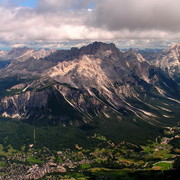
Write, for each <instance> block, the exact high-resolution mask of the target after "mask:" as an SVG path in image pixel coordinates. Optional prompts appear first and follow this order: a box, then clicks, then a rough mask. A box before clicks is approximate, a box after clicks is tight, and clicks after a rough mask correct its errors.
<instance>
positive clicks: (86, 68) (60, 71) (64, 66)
mask: <svg viewBox="0 0 180 180" xmlns="http://www.w3.org/2000/svg"><path fill="white" fill-rule="evenodd" d="M101 63H102V61H101V59H98V58H97V59H91V58H90V56H87V55H84V56H82V58H80V59H75V60H74V61H69V62H60V63H59V64H58V65H57V66H55V67H53V68H52V69H51V70H50V71H49V72H48V76H50V77H51V78H53V79H55V80H57V81H59V82H61V83H68V84H70V85H72V86H73V87H79V88H80V87H86V88H89V87H93V86H98V87H99V88H102V89H106V88H105V86H106V85H108V83H110V80H109V79H108V77H107V76H106V75H105V73H104V71H103V70H102V68H101V66H100V65H101ZM77 77H78V78H79V79H78V83H76V81H77Z"/></svg>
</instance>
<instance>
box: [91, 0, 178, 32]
mask: <svg viewBox="0 0 180 180" xmlns="http://www.w3.org/2000/svg"><path fill="white" fill-rule="evenodd" d="M96 2H97V6H96V9H95V11H94V14H93V16H92V17H91V21H90V22H91V25H93V26H95V27H101V28H106V29H108V30H110V31H114V30H115V31H116V30H121V29H128V30H130V31H134V30H150V29H153V30H163V31H173V32H179V31H180V10H179V8H180V0H99V1H98V0H97V1H96Z"/></svg>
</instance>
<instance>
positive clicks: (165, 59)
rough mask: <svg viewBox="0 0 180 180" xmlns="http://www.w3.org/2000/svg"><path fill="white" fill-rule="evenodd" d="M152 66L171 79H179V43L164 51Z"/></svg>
mask: <svg viewBox="0 0 180 180" xmlns="http://www.w3.org/2000/svg"><path fill="white" fill-rule="evenodd" d="M153 64H154V65H155V66H157V67H160V68H161V69H163V70H165V71H166V72H167V73H168V74H169V75H170V76H171V77H172V78H175V79H178V80H179V77H180V43H176V44H173V45H171V46H170V47H169V48H168V49H166V50H164V51H163V52H162V53H161V54H160V55H159V56H158V57H157V58H156V59H155V60H154V61H153Z"/></svg>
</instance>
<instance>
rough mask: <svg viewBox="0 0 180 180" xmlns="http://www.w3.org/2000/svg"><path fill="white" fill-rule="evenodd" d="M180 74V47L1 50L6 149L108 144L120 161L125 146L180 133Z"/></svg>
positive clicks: (1, 125) (1, 134)
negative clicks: (119, 157) (118, 151)
mask: <svg viewBox="0 0 180 180" xmlns="http://www.w3.org/2000/svg"><path fill="white" fill-rule="evenodd" d="M179 72H180V43H176V44H173V45H171V46H170V47H169V48H168V49H166V50H158V51H157V50H154V51H153V50H148V49H145V50H133V49H130V50H126V51H124V50H123V51H121V50H119V49H118V48H117V47H116V46H115V45H114V44H112V43H111V44H106V43H103V42H94V43H92V44H89V45H87V46H83V47H81V48H71V49H70V50H55V49H53V50H47V49H39V50H35V49H32V48H27V47H24V48H14V49H12V50H10V51H0V119H1V120H0V144H2V145H3V146H4V147H8V145H12V147H13V148H16V149H20V148H22V146H26V147H28V145H29V144H33V146H34V147H35V148H43V147H46V148H48V149H50V150H56V151H58V150H62V149H66V148H70V149H71V148H72V149H73V148H74V147H75V148H76V149H78V150H79V151H80V150H82V147H84V148H93V147H95V146H97V144H98V143H99V141H102V140H103V142H104V141H106V140H107V144H108V143H109V145H111V148H112V147H114V148H112V149H114V150H113V151H114V154H116V150H117V149H118V148H119V149H121V148H120V147H121V146H123V147H126V148H127V147H128V148H130V149H131V148H132V147H133V148H132V149H133V151H134V148H135V147H136V145H137V146H139V145H140V144H141V145H145V144H147V142H148V140H155V138H156V137H158V136H159V138H160V137H163V136H164V132H165V131H166V134H167V130H168V132H170V134H171V131H173V132H174V131H175V132H176V133H177V131H178V126H179V122H180V121H179V117H180V105H179V103H180V91H179V83H180V80H179V78H180V74H179ZM92 137H93V138H92ZM177 137H179V135H178V134H176V138H177ZM109 139H110V141H108V140H109ZM122 142H126V143H124V145H122V144H121V143H122ZM127 142H128V143H129V144H128V143H127ZM131 143H132V144H131ZM159 143H160V142H159ZM119 144H121V145H119ZM130 144H131V145H130ZM160 144H161V143H160ZM166 144H167V143H166ZM74 145H76V146H74ZM101 146H103V148H105V147H106V145H102V144H101ZM136 148H137V147H136ZM136 148H135V149H136ZM155 149H157V147H156V148H155ZM136 150H137V149H136ZM141 150H142V149H141V148H140V149H139V150H138V151H141ZM33 151H34V150H33ZM124 151H125V150H124ZM144 151H145V149H144ZM131 152H132V151H131ZM31 153H32V152H31ZM93 153H94V154H95V151H94V152H93ZM93 153H91V156H93ZM71 155H72V154H71ZM33 156H34V155H33ZM62 156H65V155H62ZM94 156H95V155H94ZM64 158H67V157H64ZM165 159H166V158H165ZM92 161H93V160H92V159H91V160H89V161H88V164H90V163H91V162H92ZM36 163H38V162H36ZM134 163H135V162H134ZM86 164H87V163H86ZM0 166H1V165H0ZM143 166H144V164H143ZM138 167H139V166H138ZM144 167H145V166H144ZM118 168H119V167H118ZM31 170H32V169H31ZM32 171H33V170H32ZM62 171H65V170H64V169H63V170H62ZM42 177H43V176H42ZM27 179H28V178H27Z"/></svg>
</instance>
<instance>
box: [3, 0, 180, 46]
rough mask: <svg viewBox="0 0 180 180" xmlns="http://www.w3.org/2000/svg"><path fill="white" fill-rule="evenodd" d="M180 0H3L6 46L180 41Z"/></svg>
mask: <svg viewBox="0 0 180 180" xmlns="http://www.w3.org/2000/svg"><path fill="white" fill-rule="evenodd" d="M179 7H180V0H0V49H2V48H7V47H19V46H25V45H27V46H34V47H38V46H41V47H47V48H48V47H49V48H52V47H57V48H66V47H68V46H70V45H73V46H81V45H83V44H86V43H88V42H91V41H94V40H101V41H111V42H115V43H116V44H117V45H118V46H120V47H121V46H123V45H124V47H126V46H127V47H131V46H132V47H133V46H135V47H136V46H147V47H151V46H158V44H159V46H166V45H167V44H170V43H172V42H177V41H180V10H179Z"/></svg>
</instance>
